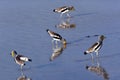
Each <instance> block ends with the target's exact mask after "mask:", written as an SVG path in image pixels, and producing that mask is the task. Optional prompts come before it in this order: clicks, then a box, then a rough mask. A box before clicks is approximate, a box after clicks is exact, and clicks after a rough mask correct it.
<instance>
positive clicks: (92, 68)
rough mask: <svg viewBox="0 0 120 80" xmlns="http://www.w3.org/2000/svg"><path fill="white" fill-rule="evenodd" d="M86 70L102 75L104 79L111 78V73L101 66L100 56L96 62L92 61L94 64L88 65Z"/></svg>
mask: <svg viewBox="0 0 120 80" xmlns="http://www.w3.org/2000/svg"><path fill="white" fill-rule="evenodd" d="M85 68H86V70H88V71H90V72H91V73H95V74H97V75H98V76H102V77H103V79H104V80H109V74H108V73H107V71H106V70H105V69H104V68H103V67H102V66H101V64H100V61H99V58H96V62H95V61H92V65H89V66H88V65H86V66H85Z"/></svg>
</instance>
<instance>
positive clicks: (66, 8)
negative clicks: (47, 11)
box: [53, 6, 75, 17]
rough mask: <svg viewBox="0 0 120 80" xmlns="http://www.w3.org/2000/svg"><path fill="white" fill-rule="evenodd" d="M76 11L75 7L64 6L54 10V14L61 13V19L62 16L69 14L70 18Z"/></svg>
mask: <svg viewBox="0 0 120 80" xmlns="http://www.w3.org/2000/svg"><path fill="white" fill-rule="evenodd" d="M74 10H75V8H74V7H73V6H62V7H59V8H56V9H54V10H53V12H56V13H61V15H60V17H62V15H63V14H65V13H66V14H67V16H68V17H70V15H69V14H68V13H69V12H71V11H74Z"/></svg>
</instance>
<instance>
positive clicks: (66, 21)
mask: <svg viewBox="0 0 120 80" xmlns="http://www.w3.org/2000/svg"><path fill="white" fill-rule="evenodd" d="M70 19H71V18H69V17H68V18H66V19H62V20H61V22H60V23H59V24H58V25H55V27H57V28H62V29H69V28H75V27H76V25H75V24H74V23H70Z"/></svg>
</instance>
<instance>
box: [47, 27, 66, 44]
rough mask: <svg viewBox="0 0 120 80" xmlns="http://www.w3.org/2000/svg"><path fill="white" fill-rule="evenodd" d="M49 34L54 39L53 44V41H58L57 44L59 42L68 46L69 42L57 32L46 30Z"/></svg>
mask: <svg viewBox="0 0 120 80" xmlns="http://www.w3.org/2000/svg"><path fill="white" fill-rule="evenodd" d="M46 31H47V33H48V34H49V35H50V36H51V37H52V38H53V40H52V42H53V41H56V44H57V42H58V41H59V42H62V43H63V44H67V41H66V39H64V38H62V36H61V35H60V34H58V33H56V32H53V31H51V30H49V29H46Z"/></svg>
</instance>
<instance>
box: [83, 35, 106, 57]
mask: <svg viewBox="0 0 120 80" xmlns="http://www.w3.org/2000/svg"><path fill="white" fill-rule="evenodd" d="M105 38H106V37H105V36H104V35H100V36H99V37H98V41H97V42H95V43H94V44H93V45H92V46H91V47H90V48H88V49H87V50H86V51H85V52H84V55H87V54H91V56H92V59H93V54H92V53H93V52H95V53H96V55H97V56H98V54H99V50H100V49H101V47H102V45H103V40H104V39H105Z"/></svg>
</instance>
